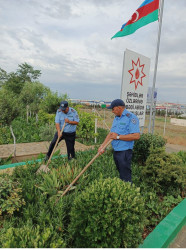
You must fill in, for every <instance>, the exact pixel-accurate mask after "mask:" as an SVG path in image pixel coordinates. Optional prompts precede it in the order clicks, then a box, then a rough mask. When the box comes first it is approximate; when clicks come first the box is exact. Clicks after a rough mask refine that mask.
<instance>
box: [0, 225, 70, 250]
mask: <svg viewBox="0 0 186 250" xmlns="http://www.w3.org/2000/svg"><path fill="white" fill-rule="evenodd" d="M0 246H1V247H2V248H61V247H65V246H66V245H65V243H64V240H63V239H62V237H61V234H59V233H56V232H55V230H54V228H53V227H52V226H50V227H46V228H44V229H43V230H41V229H40V226H39V225H37V226H35V227H34V226H33V225H32V224H31V225H30V223H28V224H27V225H25V226H23V227H21V228H13V227H11V228H8V230H7V231H6V232H5V233H4V234H2V235H1V238H0Z"/></svg>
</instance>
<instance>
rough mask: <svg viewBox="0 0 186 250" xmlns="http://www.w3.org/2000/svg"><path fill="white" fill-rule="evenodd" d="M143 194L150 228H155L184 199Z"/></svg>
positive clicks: (150, 193) (148, 193)
mask: <svg viewBox="0 0 186 250" xmlns="http://www.w3.org/2000/svg"><path fill="white" fill-rule="evenodd" d="M147 190H148V189H146V190H144V192H142V194H143V196H144V199H145V207H146V211H147V219H148V223H147V226H148V227H155V226H156V225H157V224H158V223H159V222H160V221H161V220H162V219H163V218H164V217H165V216H166V215H167V214H168V213H169V212H170V211H171V210H172V209H173V208H174V207H175V206H176V205H178V204H179V203H180V202H181V201H182V198H181V196H177V197H173V196H172V195H168V196H164V197H159V196H158V195H157V194H156V193H155V192H152V191H150V192H149V191H147Z"/></svg>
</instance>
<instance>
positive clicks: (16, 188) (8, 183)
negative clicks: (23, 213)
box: [0, 176, 25, 215]
mask: <svg viewBox="0 0 186 250" xmlns="http://www.w3.org/2000/svg"><path fill="white" fill-rule="evenodd" d="M23 205H25V201H24V199H23V198H22V189H21V188H20V184H19V183H18V182H14V181H12V180H11V179H10V178H9V177H8V176H4V177H2V176H0V215H2V214H3V215H5V214H10V215H12V214H13V213H14V212H15V211H19V209H20V207H22V206H23Z"/></svg>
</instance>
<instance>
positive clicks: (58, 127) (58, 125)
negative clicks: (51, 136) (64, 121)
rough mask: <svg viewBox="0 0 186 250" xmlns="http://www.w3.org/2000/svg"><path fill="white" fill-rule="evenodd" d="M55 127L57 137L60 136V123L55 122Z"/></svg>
mask: <svg viewBox="0 0 186 250" xmlns="http://www.w3.org/2000/svg"><path fill="white" fill-rule="evenodd" d="M56 129H57V134H58V137H60V124H59V123H56Z"/></svg>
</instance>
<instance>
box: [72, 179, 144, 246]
mask: <svg viewBox="0 0 186 250" xmlns="http://www.w3.org/2000/svg"><path fill="white" fill-rule="evenodd" d="M144 206H145V205H144V200H143V198H142V197H141V196H140V189H139V188H136V187H135V186H134V185H131V184H130V183H125V182H123V181H121V180H120V179H119V178H113V179H111V178H108V179H105V180H103V179H99V180H96V181H94V182H93V183H92V184H91V185H90V186H88V187H87V188H86V189H85V191H83V192H82V193H80V194H79V195H78V196H77V197H76V198H75V200H74V203H73V204H72V209H71V213H70V216H71V222H70V225H69V233H70V237H71V239H73V242H72V246H73V247H84V248H85V247H91V248H93V247H94V248H102V247H104V248H105V247H106V248H108V247H109V248H110V247H114V248H119V247H127V248H128V247H130V248H131V247H138V245H139V244H140V243H141V242H142V232H143V230H144V225H145V222H146V219H145V217H146V216H145V208H144Z"/></svg>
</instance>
